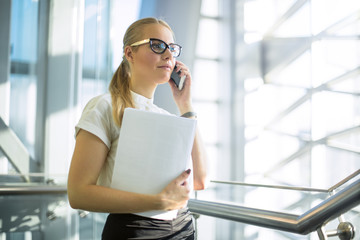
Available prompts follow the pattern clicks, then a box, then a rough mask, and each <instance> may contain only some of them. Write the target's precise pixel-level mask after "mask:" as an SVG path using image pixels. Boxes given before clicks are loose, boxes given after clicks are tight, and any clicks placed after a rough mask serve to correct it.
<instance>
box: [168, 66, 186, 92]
mask: <svg viewBox="0 0 360 240" xmlns="http://www.w3.org/2000/svg"><path fill="white" fill-rule="evenodd" d="M175 69H176V66H175V68H174V70H173V72H172V73H171V77H170V79H171V80H172V81H173V82H174V83H175V85H176V87H177V88H178V89H179V90H181V89H182V88H183V87H184V82H185V78H186V76H185V75H184V76H182V77H180V73H181V71H179V72H176V71H175Z"/></svg>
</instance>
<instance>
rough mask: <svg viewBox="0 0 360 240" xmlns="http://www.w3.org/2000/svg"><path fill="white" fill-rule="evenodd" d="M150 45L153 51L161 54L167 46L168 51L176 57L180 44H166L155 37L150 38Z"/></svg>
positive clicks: (178, 53)
mask: <svg viewBox="0 0 360 240" xmlns="http://www.w3.org/2000/svg"><path fill="white" fill-rule="evenodd" d="M150 47H151V49H152V50H153V51H154V52H155V53H159V54H162V53H164V52H165V51H166V49H167V48H169V50H170V52H171V53H172V55H173V56H174V57H178V56H179V55H180V51H181V49H180V46H179V45H177V44H169V45H168V44H166V43H165V42H163V41H161V40H157V39H151V41H150Z"/></svg>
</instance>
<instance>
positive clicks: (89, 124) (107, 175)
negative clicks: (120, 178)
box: [75, 91, 170, 187]
mask: <svg viewBox="0 0 360 240" xmlns="http://www.w3.org/2000/svg"><path fill="white" fill-rule="evenodd" d="M131 95H132V98H133V100H134V104H135V108H137V109H141V110H146V111H150V112H156V113H163V114H170V113H169V112H167V111H166V110H164V109H162V108H159V107H158V106H156V105H155V104H154V103H153V99H149V98H146V97H144V96H142V95H139V94H137V93H135V92H132V91H131ZM80 129H83V130H86V131H88V132H90V133H92V134H94V135H95V136H97V137H98V138H100V139H101V141H103V142H104V143H105V145H106V146H107V147H108V148H109V153H108V155H107V158H106V161H105V164H104V165H103V167H102V169H101V171H100V175H99V178H98V181H97V184H98V185H101V186H105V187H110V184H111V178H112V174H113V169H114V160H115V155H116V150H117V145H118V140H119V132H120V127H118V126H117V125H116V124H115V122H114V119H113V117H112V104H111V96H110V94H109V93H107V94H103V95H100V96H97V97H94V98H93V99H91V100H90V101H89V102H88V103H87V105H86V106H85V108H84V111H83V113H82V115H81V118H80V120H79V122H78V124H77V125H76V126H75V137H76V135H77V134H78V132H79V131H80Z"/></svg>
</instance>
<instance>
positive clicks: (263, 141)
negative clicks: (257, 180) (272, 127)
mask: <svg viewBox="0 0 360 240" xmlns="http://www.w3.org/2000/svg"><path fill="white" fill-rule="evenodd" d="M299 147H300V142H299V140H298V139H297V138H294V137H290V136H285V135H278V134H274V133H272V132H270V131H264V132H262V133H261V134H260V135H259V136H258V137H257V138H256V139H254V140H253V141H251V142H248V143H247V144H246V145H245V154H244V155H245V159H246V162H245V173H246V176H248V177H249V176H253V177H256V176H258V175H261V174H263V173H265V172H267V171H269V170H272V169H273V168H274V167H275V165H277V164H279V163H280V162H281V161H282V160H283V159H285V158H287V157H288V156H290V155H291V154H293V153H294V152H296V151H297V150H298V149H299ZM250 180H251V179H248V181H250ZM250 182H251V181H250Z"/></svg>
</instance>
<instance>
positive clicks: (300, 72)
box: [268, 48, 311, 87]
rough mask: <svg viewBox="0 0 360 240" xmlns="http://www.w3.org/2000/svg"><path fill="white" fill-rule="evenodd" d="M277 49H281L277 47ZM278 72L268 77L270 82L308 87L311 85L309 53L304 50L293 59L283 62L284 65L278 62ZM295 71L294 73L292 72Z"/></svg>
mask: <svg viewBox="0 0 360 240" xmlns="http://www.w3.org/2000/svg"><path fill="white" fill-rule="evenodd" d="M279 51H281V49H280V48H279ZM279 65H280V66H279V67H280V68H281V67H282V69H280V70H279V71H278V72H275V73H274V74H271V75H270V76H269V78H268V80H270V81H271V82H274V83H281V84H283V85H286V86H294V87H310V86H311V53H310V50H308V51H305V52H304V53H303V54H301V55H300V56H298V57H297V58H296V59H295V60H293V61H291V62H288V63H285V66H282V64H279ZM294 73H296V74H294Z"/></svg>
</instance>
